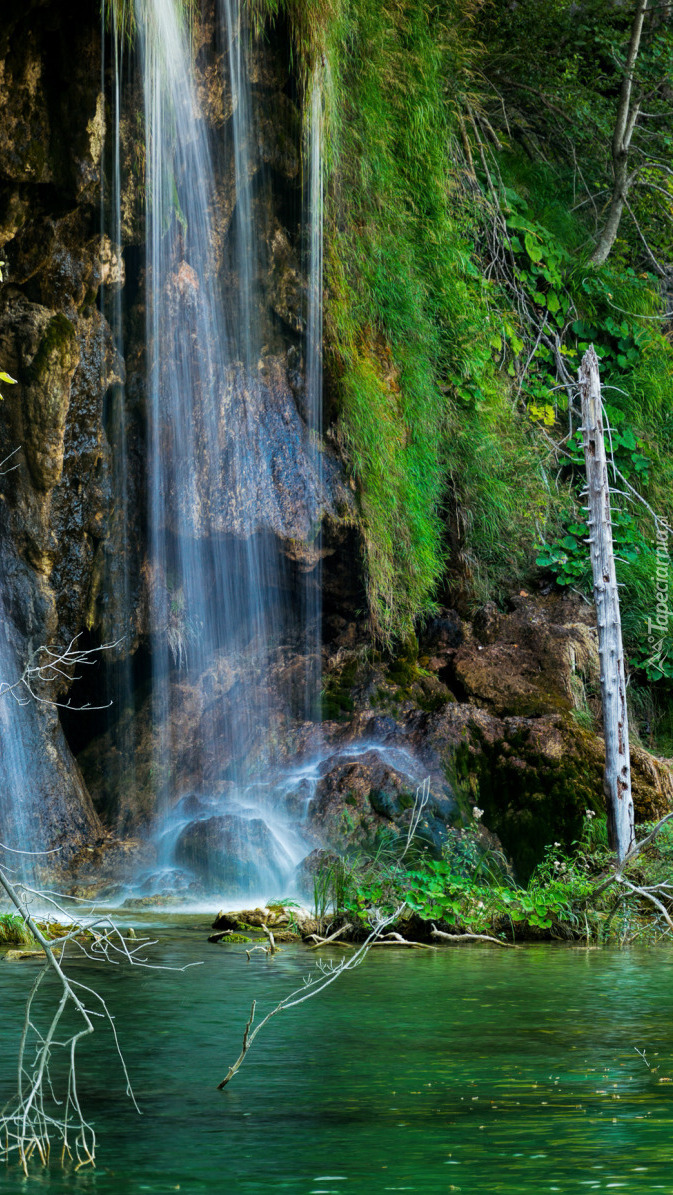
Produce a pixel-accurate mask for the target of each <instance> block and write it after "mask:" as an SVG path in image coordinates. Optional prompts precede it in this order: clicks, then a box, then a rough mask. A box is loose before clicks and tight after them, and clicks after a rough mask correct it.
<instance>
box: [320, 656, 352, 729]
mask: <svg viewBox="0 0 673 1195" xmlns="http://www.w3.org/2000/svg"><path fill="white" fill-rule="evenodd" d="M357 670H358V661H357V659H356V658H355V657H353V659H350V660H348V661H347V662H346V663H345V664H344V665H343V667H342V669H341V672H340V673H339V674H338V676H332V677H330V678H329V679H328V681H327V683H326V685H325V688H324V689H323V692H322V697H321V700H322V717H323V719H327V720H330V719H332V720H334V721H337V722H340V721H343V720H347V719H348V717H349V716H350V714H352V712H353V710H354V708H355V703H354V701H353V697H352V695H351V689H352V687H353V683H354V681H355V676H356V673H357Z"/></svg>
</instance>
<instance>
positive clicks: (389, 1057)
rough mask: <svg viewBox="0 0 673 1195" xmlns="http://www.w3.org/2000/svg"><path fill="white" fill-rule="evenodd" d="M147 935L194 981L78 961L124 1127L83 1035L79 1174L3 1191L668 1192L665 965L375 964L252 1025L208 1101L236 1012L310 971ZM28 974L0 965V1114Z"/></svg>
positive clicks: (181, 937)
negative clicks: (85, 1167) (91, 1152)
mask: <svg viewBox="0 0 673 1195" xmlns="http://www.w3.org/2000/svg"><path fill="white" fill-rule="evenodd" d="M159 934H160V941H159V944H158V945H157V946H156V947H154V948H153V949H152V955H153V957H154V959H155V961H157V962H160V963H162V964H164V965H166V964H172V965H179V966H182V965H184V964H185V963H186V962H191V961H194V960H196V959H204V960H205V962H204V965H203V966H201V967H198V968H194V969H192V970H189V971H187V972H185V973H184V974H171V973H166V972H147V971H136V970H134V971H132V970H130V969H128V968H105V967H104V966H102V965H98V964H95V965H92V964H86V965H85V967H84V968H83V967H82V966H81V965H79V966H78V972H80V973H81V974H80V977H86V979H87V981H91V979H92V978H95V982H96V984H97V986H98V987H99V988H100V989H101V990H103V991H104V992H105V995H106V996H107V999H108V1002H109V1005H110V1008H111V1010H112V1011H113V1012H114V1013H116V1016H117V1024H118V1028H119V1032H120V1036H121V1039H122V1044H123V1048H124V1053H125V1056H126V1059H127V1063H128V1065H129V1070H130V1072H131V1077H132V1080H133V1085H134V1089H135V1093H136V1096H137V1099H138V1102H139V1104H140V1106H141V1108H142V1112H143V1115H142V1116H141V1117H138V1115H137V1114H136V1113H135V1112H134V1111H133V1108H132V1106H131V1104H130V1102H129V1101H128V1099H127V1098H126V1097H125V1095H124V1084H123V1080H122V1077H121V1075H120V1073H119V1068H118V1066H117V1064H116V1062H115V1059H114V1055H113V1052H112V1047H111V1042H110V1038H109V1035H108V1034H107V1033H106V1032H104V1031H103V1030H102V1029H101V1030H100V1031H98V1032H97V1034H96V1037H95V1040H94V1041H93V1042H92V1044H91V1045H90V1047H89V1048H88V1050H87V1052H86V1054H85V1055H84V1056H83V1065H82V1067H81V1076H80V1095H81V1099H82V1104H83V1107H84V1108H85V1111H87V1112H88V1114H89V1117H90V1118H91V1119H93V1120H95V1123H96V1129H97V1132H98V1137H99V1152H98V1166H97V1168H96V1170H95V1171H90V1170H89V1171H83V1172H80V1173H79V1174H78V1175H72V1174H70V1175H68V1176H65V1177H64V1176H63V1175H62V1174H61V1173H60V1172H59V1170H58V1169H57V1168H56V1167H53V1168H52V1171H51V1173H50V1174H46V1173H45V1172H43V1171H40V1170H36V1171H34V1173H33V1175H32V1176H31V1178H30V1179H29V1180H28V1182H26V1181H24V1180H23V1179H22V1178H21V1177H20V1175H19V1174H18V1173H17V1172H16V1171H15V1170H12V1169H9V1170H7V1171H2V1170H0V1190H1V1191H2V1192H3V1195H4V1193H5V1192H7V1193H8V1195H10V1193H11V1195H14V1192H24V1193H25V1192H30V1191H35V1192H41V1191H42V1190H48V1191H49V1192H50V1193H54V1195H61V1193H64V1192H65V1191H68V1192H80V1191H81V1192H100V1193H101V1195H110V1193H112V1192H114V1193H117V1192H122V1191H123V1192H131V1193H132V1195H136V1193H140V1192H170V1191H175V1190H180V1191H181V1192H182V1193H183V1195H184V1193H188V1195H191V1193H197V1192H206V1191H207V1192H211V1191H224V1192H232V1193H239V1192H240V1193H241V1195H243V1193H248V1192H249V1193H257V1192H281V1191H283V1192H292V1193H293V1195H295V1193H296V1195H309V1193H313V1195H319V1193H321V1192H322V1193H324V1192H340V1193H342V1195H356V1193H357V1195H365V1193H366V1195H378V1193H379V1192H387V1191H401V1190H406V1191H418V1192H450V1191H462V1192H463V1193H464V1195H483V1193H485V1192H491V1191H498V1192H504V1193H507V1195H514V1193H517V1195H523V1193H526V1195H527V1193H528V1192H530V1193H531V1195H532V1193H533V1192H542V1191H561V1192H573V1193H575V1192H576V1193H578V1195H579V1193H580V1192H591V1191H607V1190H614V1191H623V1192H625V1193H626V1195H640V1193H641V1192H650V1191H664V1192H668V1193H671V1192H673V1133H672V1129H673V1083H666V1082H662V1081H661V1080H662V1079H664V1080H666V1079H668V1078H669V1077H671V1078H673V1026H672V1021H671V1000H672V994H673V952H670V951H668V950H652V951H649V952H647V951H636V950H632V951H627V952H616V951H615V952H612V951H601V950H588V951H586V950H582V949H569V948H565V947H558V948H554V947H550V946H539V947H537V946H536V947H528V948H524V949H522V950H520V951H517V952H514V951H505V950H496V949H495V948H494V949H488V948H487V949H482V948H479V947H470V948H467V949H460V950H446V951H442V952H441V953H440V952H437V953H431V952H429V951H428V952H423V953H421V952H420V951H419V952H411V951H400V952H398V951H396V950H388V949H381V950H379V951H378V952H373V953H371V954H370V955H369V957H368V958H367V959H366V960H365V962H364V964H363V965H362V967H361V968H360V969H359V970H357V971H355V972H353V973H351V974H348V975H345V976H343V977H342V978H341V979H339V980H338V981H337V982H336V983H335V984H334V985H333V986H332V987H331V988H330V989H328V991H326V992H325V993H324V994H323V995H321V996H318V997H317V998H316V999H314V1000H311V1001H309V1002H307V1003H306V1004H304V1005H302V1006H301V1007H300V1008H298V1009H296V1010H292V1011H290V1012H288V1013H283V1014H281V1015H280V1016H279V1017H278V1018H276V1019H275V1020H274V1021H272V1022H271V1024H270V1025H269V1026H268V1028H267V1029H266V1030H264V1031H263V1033H262V1034H261V1035H260V1037H259V1038H258V1039H257V1042H256V1043H255V1045H254V1047H253V1050H252V1051H251V1052H250V1054H249V1055H248V1058H247V1060H246V1062H245V1064H244V1066H243V1068H242V1070H241V1071H240V1073H239V1074H238V1075H237V1077H236V1078H235V1079H234V1080H233V1082H232V1083H231V1084H230V1085H229V1087H228V1088H227V1089H226V1090H224V1091H222V1092H218V1091H217V1090H216V1086H217V1083H218V1081H219V1080H220V1079H221V1078H222V1077H223V1075H224V1074H225V1072H226V1070H227V1067H228V1065H229V1063H230V1062H233V1061H234V1059H235V1057H236V1056H237V1054H238V1051H239V1047H240V1040H241V1035H242V1030H243V1027H244V1024H245V1021H246V1019H247V1014H248V1010H249V1006H250V1002H251V1000H252V998H253V997H256V998H257V999H258V1000H259V1001H260V1005H262V1004H267V1003H268V1004H270V1003H272V1002H275V1001H276V1000H278V999H279V998H280V997H281V996H282V995H285V994H286V993H287V992H288V991H289V990H291V989H292V988H293V987H296V986H297V984H298V983H300V982H301V978H302V976H303V975H304V974H305V973H306V972H307V970H308V969H309V968H310V966H311V965H312V963H313V960H314V958H315V956H314V955H310V954H308V953H307V951H306V950H305V948H303V947H286V948H285V949H284V950H283V952H282V954H279V955H277V956H276V957H275V958H274V959H273V960H267V959H266V958H263V957H262V956H261V955H253V958H252V961H251V962H250V963H249V964H248V963H247V961H246V956H245V953H244V950H243V948H242V947H228V948H222V947H215V946H209V945H208V944H207V943H206V942H205V937H206V934H207V927H206V925H205V924H204V925H201V926H198V927H197V926H194V925H193V924H191V925H183V926H182V927H181V928H179V929H176V928H172V929H171V930H161V931H159ZM334 957H337V956H336V951H335V953H334ZM94 971H95V977H94V976H93V974H92V972H94ZM33 975H34V967H33V965H32V964H30V963H24V964H8V963H0V1001H1V1006H0V1007H1V1011H2V1016H1V1018H0V1058H1V1059H2V1074H1V1077H0V1100H4V1098H6V1097H7V1096H8V1095H9V1094H10V1092H11V1071H10V1062H11V1060H13V1057H14V1052H15V1046H16V1039H17V1034H18V1028H19V1023H20V1019H21V1012H22V1008H21V1005H22V1001H23V998H24V995H25V993H26V991H27V988H28V986H29V984H30V982H31V979H32V976H33ZM634 1047H638V1049H640V1050H643V1049H644V1050H645V1051H646V1055H647V1060H648V1061H649V1062H650V1064H651V1066H652V1068H653V1069H652V1070H649V1069H648V1068H647V1066H646V1065H645V1063H644V1062H643V1060H642V1059H641V1058H640V1057H639V1055H638V1054H637V1053H636V1052H635V1049H634ZM654 1068H658V1069H656V1070H655V1069H654Z"/></svg>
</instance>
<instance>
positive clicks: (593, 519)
mask: <svg viewBox="0 0 673 1195" xmlns="http://www.w3.org/2000/svg"><path fill="white" fill-rule="evenodd" d="M578 380H579V386H580V394H581V398H582V434H583V438H584V459H585V461H586V469H587V490H588V498H587V506H588V508H589V514H588V520H587V521H588V524H589V544H590V545H591V566H592V569H593V577H594V597H595V602H596V619H597V622H598V654H599V657H600V669H601V696H602V699H603V733H604V735H605V777H604V782H603V783H604V788H605V802H606V806H607V814H608V839H609V842H610V846H611V847H612V848H613V850H615V851H616V852H617V857H618V859H619V860H620V861H621V860H622V859H623V858H624V856H625V855H626V854H627V853H628V851H629V850H630V849H631V846H632V845H633V839H634V828H633V827H634V814H633V798H632V796H631V765H630V759H629V723H628V715H627V710H626V678H625V674H624V648H623V646H622V625H621V619H620V616H619V592H618V589H617V577H616V574H615V557H614V552H613V548H612V522H611V518H610V486H609V482H608V466H607V459H606V455H605V440H604V436H603V404H602V400H601V381H600V375H599V372H598V358H597V356H596V353H595V352H594V348H593V345H592V346H591V347H590V348H589V349H587V352H586V353H585V354H584V357H583V358H582V364H581V365H580V368H579V373H578Z"/></svg>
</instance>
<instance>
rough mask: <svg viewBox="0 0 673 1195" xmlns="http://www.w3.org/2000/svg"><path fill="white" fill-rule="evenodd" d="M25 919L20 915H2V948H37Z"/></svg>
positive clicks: (0, 922)
mask: <svg viewBox="0 0 673 1195" xmlns="http://www.w3.org/2000/svg"><path fill="white" fill-rule="evenodd" d="M36 945H37V943H36V941H35V938H34V937H33V935H32V933H31V932H30V930H29V929H28V926H27V925H26V923H25V921H24V920H23V917H20V916H19V914H18V913H0V946H36Z"/></svg>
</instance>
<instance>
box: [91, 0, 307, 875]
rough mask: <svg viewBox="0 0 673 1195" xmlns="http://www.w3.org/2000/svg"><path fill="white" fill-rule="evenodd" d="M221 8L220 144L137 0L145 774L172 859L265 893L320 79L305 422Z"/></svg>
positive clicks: (149, 0) (238, 38)
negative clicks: (266, 349)
mask: <svg viewBox="0 0 673 1195" xmlns="http://www.w3.org/2000/svg"><path fill="white" fill-rule="evenodd" d="M218 12H219V22H220V31H221V39H222V45H223V53H222V62H223V75H224V77H223V79H222V85H223V88H224V90H225V93H226V95H227V97H228V101H229V104H230V108H231V118H230V121H229V127H228V129H226V130H225V135H223V138H222V141H221V142H220V143H219V144H214V143H213V138H212V133H211V131H210V130H209V129H208V127H207V125H206V122H205V120H204V117H203V115H202V112H201V110H200V105H199V91H198V85H197V79H196V77H195V71H194V65H193V62H192V58H191V44H190V38H189V34H188V31H187V29H186V28H185V26H184V24H183V18H182V13H183V6H182V5H181V4H180V3H179V0H135V20H136V28H137V39H138V48H139V54H140V60H141V68H142V80H143V89H144V104H145V138H146V177H145V184H146V195H147V202H146V273H145V307H146V340H147V442H148V443H147V486H148V495H149V497H148V525H149V533H148V541H149V542H148V556H149V561H148V570H147V573H148V589H149V597H150V623H151V627H150V629H151V642H152V670H153V672H152V703H153V713H152V725H153V732H152V733H153V738H154V763H153V784H154V787H155V790H156V792H157V796H158V809H159V817H158V823H159V838H160V843H161V849H160V862H161V863H162V864H163V865H164V866H165V867H170V866H175V865H178V866H181V867H183V868H185V867H186V868H188V869H191V870H193V871H195V872H197V874H199V875H200V877H201V879H202V880H203V879H205V880H206V882H208V881H212V882H213V883H217V884H219V885H220V886H222V885H225V886H226V887H227V888H228V889H229V891H238V893H240V894H246V893H248V894H249V893H250V892H251V891H254V892H255V893H262V894H265V893H266V894H267V895H268V892H269V891H274V890H277V889H278V886H279V885H281V886H282V885H283V883H284V882H285V881H286V880H287V879H288V877H289V876H290V875H291V873H292V871H293V869H294V867H295V865H296V863H297V862H298V861H299V860H300V859H301V858H302V857H303V855H304V854H305V853H306V851H307V849H309V847H308V846H307V844H306V843H305V841H304V840H303V838H302V835H301V829H300V827H299V825H298V824H297V823H298V819H297V817H296V810H294V809H291V808H288V807H287V803H286V801H285V797H286V795H287V794H286V789H287V785H286V784H284V783H283V781H282V779H281V776H280V774H279V768H278V757H279V755H281V756H282V750H281V751H279V749H278V744H279V741H280V739H281V738H282V733H283V725H284V718H285V715H286V707H287V706H288V703H290V702H292V703H293V705H294V707H295V708H300V709H302V710H304V711H309V710H310V709H311V708H312V707H314V705H315V700H316V698H317V694H318V689H319V659H320V651H319V634H320V628H319V605H318V603H319V585H318V584H317V577H316V575H315V569H314V575H313V576H312V577H311V578H310V580H308V579H305V581H304V583H303V584H302V583H301V581H300V582H299V585H298V587H297V584H295V588H294V590H292V585H291V578H290V576H289V571H290V570H289V566H288V564H287V561H286V559H285V557H284V556H283V554H282V552H281V548H280V541H281V540H282V539H283V538H284V539H285V540H289V539H292V540H296V539H297V531H296V527H297V522H299V524H300V526H301V529H302V537H303V539H304V540H306V541H310V540H311V539H313V538H315V535H316V533H317V529H318V528H319V523H320V518H321V514H322V508H323V506H324V500H323V486H322V469H321V455H320V451H319V445H318V436H319V432H320V407H321V389H322V363H321V344H320V340H321V327H322V306H321V304H322V283H321V276H322V239H321V237H322V229H321V222H322V181H321V179H322V166H321V159H320V129H321V117H320V111H321V98H320V92H319V88H318V87H317V86H316V87H315V88H314V89H313V92H312V100H311V109H310V112H311V118H310V138H309V144H310V150H311V153H310V160H311V169H310V174H309V188H308V209H309V225H310V235H309V238H308V239H309V299H308V309H307V324H308V327H307V336H306V375H307V376H306V394H307V397H306V407H307V409H306V412H305V418H304V419H302V418H301V417H300V416H299V413H298V411H297V409H296V407H295V406H294V404H293V403H292V402H291V401H288V394H287V392H286V390H284V389H283V386H282V384H281V382H279V379H278V377H277V376H275V375H274V373H273V369H270V368H269V365H268V363H266V362H265V361H264V360H263V351H262V349H263V337H264V332H263V329H262V326H261V320H260V315H259V310H260V306H261V304H262V296H260V293H259V291H260V282H259V274H260V269H259V262H260V256H261V255H260V245H259V237H258V232H257V227H256V214H255V194H254V180H255V178H256V176H257V174H258V170H257V163H256V161H255V154H254V148H253V147H254V146H255V144H256V140H255V136H254V128H253V120H254V112H253V104H252V97H251V91H250V87H249V80H248V74H247V67H246V58H245V52H244V51H245V29H244V26H243V22H242V17H241V9H240V6H239V3H238V0H220V4H219V9H218ZM115 86H118V84H115ZM225 106H226V105H225ZM117 131H118V130H117ZM115 160H116V161H117V159H115ZM232 178H233V186H231V187H230V188H229V190H228V188H227V185H226V183H227V179H232ZM228 193H231V194H233V210H231V211H229V210H228V204H227V194H228ZM115 194H116V202H117V204H119V202H120V200H119V188H115ZM318 225H320V228H318ZM223 228H225V229H226V237H225V243H224V244H222V243H221V242H222V229H223ZM116 231H117V232H118V234H119V235H120V232H121V230H120V228H119V227H117V229H116ZM122 438H123V437H122ZM277 445H280V449H278V447H277ZM119 459H122V458H121V457H120V458H119ZM297 478H300V479H301V483H302V486H301V493H300V500H299V504H298V505H299V515H300V517H299V519H297V513H296V510H294V512H293V521H292V525H290V520H289V519H288V511H287V507H286V503H285V500H284V495H285V494H287V493H288V492H289V491H290V488H291V486H292V485H295V486H296V480H297ZM296 505H297V504H296V503H295V506H296ZM314 565H315V560H314V561H313V566H314ZM308 571H310V570H307V572H308ZM297 588H298V590H299V594H298V595H297ZM297 596H299V602H297ZM298 607H299V609H298ZM299 641H301V650H302V651H303V654H304V657H305V659H306V660H308V661H310V663H307V665H306V667H305V669H304V677H303V680H301V681H300V682H299V683H298V682H297V678H296V676H295V675H294V673H293V672H292V670H291V669H289V670H285V672H289V673H290V678H289V679H287V677H286V676H285V672H284V669H283V667H282V652H283V647H284V644H287V643H290V644H292V645H294V646H295V647H296V645H297V643H298V642H299ZM298 688H299V690H300V693H299V695H298V694H297V689H298ZM176 760H180V761H182V763H183V765H184V761H185V760H186V761H187V765H185V766H181V767H180V766H178V767H176V764H175V761H176Z"/></svg>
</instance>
